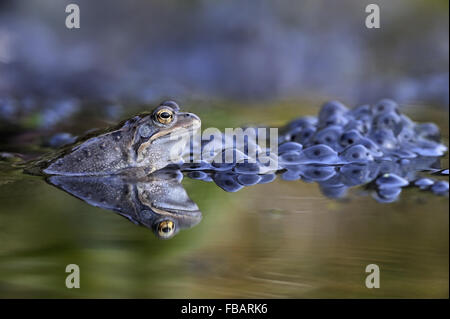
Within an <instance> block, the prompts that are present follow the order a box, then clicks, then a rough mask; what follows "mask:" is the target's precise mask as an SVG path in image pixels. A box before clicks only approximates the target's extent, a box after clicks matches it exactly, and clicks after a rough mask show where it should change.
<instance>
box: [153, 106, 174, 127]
mask: <svg viewBox="0 0 450 319" xmlns="http://www.w3.org/2000/svg"><path fill="white" fill-rule="evenodd" d="M156 120H157V121H158V122H159V123H161V124H169V123H171V122H172V121H173V111H172V110H170V109H161V110H159V111H158V112H156Z"/></svg>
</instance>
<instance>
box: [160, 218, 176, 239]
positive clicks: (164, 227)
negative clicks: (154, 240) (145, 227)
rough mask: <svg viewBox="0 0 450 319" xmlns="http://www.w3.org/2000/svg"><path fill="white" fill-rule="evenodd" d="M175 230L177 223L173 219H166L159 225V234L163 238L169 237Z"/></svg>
mask: <svg viewBox="0 0 450 319" xmlns="http://www.w3.org/2000/svg"><path fill="white" fill-rule="evenodd" d="M174 231H175V223H174V222H173V221H171V220H164V221H162V222H160V223H159V225H158V236H159V237H161V238H169V237H170V236H172V234H173V232H174Z"/></svg>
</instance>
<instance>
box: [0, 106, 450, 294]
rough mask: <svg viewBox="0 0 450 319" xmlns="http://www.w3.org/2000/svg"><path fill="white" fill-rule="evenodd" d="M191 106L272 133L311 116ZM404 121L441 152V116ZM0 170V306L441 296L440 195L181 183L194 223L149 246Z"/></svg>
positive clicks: (443, 226)
mask: <svg viewBox="0 0 450 319" xmlns="http://www.w3.org/2000/svg"><path fill="white" fill-rule="evenodd" d="M313 105H317V103H316V104H313ZM190 110H193V111H194V112H196V113H197V114H198V115H199V116H200V117H201V118H202V120H203V125H204V128H205V127H208V126H215V127H219V128H223V127H226V126H232V127H235V126H238V125H242V124H245V123H265V124H272V125H282V124H283V123H285V122H286V121H288V120H289V119H292V118H293V117H294V116H298V115H306V114H312V115H314V114H315V113H316V112H317V108H308V107H303V108H302V109H298V108H297V107H296V106H295V104H293V103H284V104H278V105H277V106H270V105H268V106H264V107H262V108H254V107H252V106H248V107H247V108H245V109H244V108H242V107H241V106H239V105H232V106H228V107H225V106H223V105H216V106H215V107H214V108H212V109H209V110H207V109H202V107H201V106H198V107H197V108H195V107H194V108H190ZM404 111H405V110H404ZM406 113H407V114H408V115H410V116H411V117H412V118H414V119H415V120H419V121H434V122H436V123H437V124H438V125H439V126H440V127H441V128H442V130H443V135H444V142H445V143H446V144H447V145H448V112H445V111H442V110H437V109H433V108H423V107H422V108H410V109H407V110H406ZM443 166H445V167H448V160H447V159H444V160H443ZM0 169H1V174H0V175H1V179H0V242H1V244H0V297H2V298H11V297H25V298H34V297H62V298H80V297H93V298H120V297H125V298H266V297H267V298H285V297H286V298H322V297H326V298H347V297H362V298H381V297H383V298H396V297H399V298H409V297H412V298H421V297H425V298H431V297H437V298H448V297H449V219H448V218H449V217H448V216H449V215H448V211H449V200H448V197H439V196H435V195H433V194H431V193H428V192H421V191H418V190H416V189H407V190H405V191H403V193H402V194H401V196H400V200H399V201H398V202H395V203H392V204H380V203H378V202H376V201H375V200H373V199H372V198H371V197H370V196H360V195H361V193H362V192H363V189H361V188H355V189H354V190H352V191H351V192H350V194H349V196H348V198H346V199H345V200H341V201H336V200H331V199H327V198H325V197H324V196H323V195H322V194H321V193H320V191H319V189H318V186H317V185H316V184H307V183H304V182H301V181H296V182H287V181H283V180H281V179H277V180H276V181H275V182H273V183H270V184H265V185H256V186H252V187H246V188H244V189H242V190H240V191H239V192H237V193H227V192H225V191H223V190H222V189H220V188H219V187H217V186H216V185H215V184H214V183H206V182H202V181H197V180H191V179H188V178H185V179H184V181H183V184H184V185H185V187H186V190H187V192H188V194H189V196H190V197H191V198H192V199H193V200H194V201H195V202H196V203H197V205H198V206H199V208H200V210H201V211H202V213H203V219H202V221H201V222H200V223H199V224H198V225H197V226H195V227H193V228H191V229H185V230H182V231H181V232H180V233H179V234H177V235H176V236H175V237H174V238H173V239H171V240H159V239H157V238H156V237H155V236H154V235H153V233H152V232H151V231H150V230H149V229H146V228H144V227H140V226H136V225H134V224H132V223H131V222H129V221H128V220H126V219H125V218H123V217H121V216H119V215H117V214H115V213H113V212H111V211H107V210H103V209H100V208H96V207H92V206H90V205H88V204H86V203H84V202H82V201H80V200H78V199H76V198H75V197H73V196H70V195H69V194H67V193H65V192H63V191H61V190H59V189H57V188H55V187H53V186H51V185H48V184H47V183H45V182H44V181H43V180H42V179H41V178H40V177H34V176H26V175H22V174H21V173H20V172H14V171H13V172H11V171H7V170H6V169H5V168H4V167H3V168H0ZM68 264H77V265H79V266H80V274H81V281H80V285H81V288H79V289H68V288H66V286H65V279H66V276H67V273H65V267H66V265H68ZM368 264H377V265H378V266H379V267H380V278H381V280H380V288H379V289H368V288H366V286H365V278H366V275H367V274H366V273H365V267H366V266H367V265H368Z"/></svg>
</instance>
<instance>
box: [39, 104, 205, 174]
mask: <svg viewBox="0 0 450 319" xmlns="http://www.w3.org/2000/svg"><path fill="white" fill-rule="evenodd" d="M200 124H201V122H200V119H199V118H198V116H196V115H195V114H192V113H184V112H180V109H179V107H178V105H177V104H176V103H175V102H172V101H166V102H164V103H162V104H161V105H160V106H158V107H157V108H156V109H155V110H154V111H152V112H146V113H142V114H140V115H137V116H135V117H133V118H131V119H129V120H126V121H124V122H122V123H120V124H119V125H117V126H116V127H114V128H111V129H107V130H106V131H104V132H101V133H96V134H90V135H87V136H85V137H83V138H81V139H79V140H78V141H77V142H75V143H74V144H72V145H69V146H67V147H65V148H64V149H63V150H61V151H59V152H57V153H56V154H52V155H51V159H42V160H40V161H39V162H38V163H37V166H38V167H40V168H41V169H42V172H43V173H44V174H46V175H65V176H92V175H95V176H101V175H112V174H119V173H124V172H128V171H138V170H141V171H142V172H141V175H146V174H149V173H152V172H154V171H156V170H159V169H161V168H164V167H165V166H167V165H168V164H170V163H171V162H172V161H173V160H174V158H173V157H174V154H175V155H176V154H177V153H181V151H182V150H183V149H184V147H185V144H186V139H183V137H185V135H186V134H189V133H190V132H192V131H193V130H196V129H198V128H199V127H200Z"/></svg>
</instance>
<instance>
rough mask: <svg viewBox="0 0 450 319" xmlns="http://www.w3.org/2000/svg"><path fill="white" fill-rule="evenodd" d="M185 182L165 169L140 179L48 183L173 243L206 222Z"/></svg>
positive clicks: (59, 178)
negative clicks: (181, 234) (182, 234)
mask: <svg viewBox="0 0 450 319" xmlns="http://www.w3.org/2000/svg"><path fill="white" fill-rule="evenodd" d="M182 178H183V175H182V173H181V172H180V171H174V170H164V169H163V170H159V171H157V172H154V173H152V174H150V175H148V176H145V177H140V178H134V177H130V176H127V175H113V176H50V177H48V178H47V182H48V183H50V184H52V185H54V186H56V187H58V188H60V189H62V190H64V191H66V192H67V193H69V194H71V195H73V196H75V197H77V198H79V199H81V200H83V201H85V202H86V203H88V204H90V205H92V206H96V207H100V208H104V209H108V210H113V211H115V212H117V213H119V214H120V215H122V216H124V217H126V218H127V219H129V220H130V221H132V222H133V223H135V224H138V225H143V226H145V227H147V228H150V229H151V230H152V231H153V232H154V233H155V235H156V236H157V237H158V238H161V239H169V238H172V237H173V236H174V235H175V234H177V233H178V231H179V230H181V229H183V228H190V227H193V226H195V225H196V224H198V223H199V222H200V220H201V219H202V213H201V212H200V210H199V208H198V206H197V205H196V204H195V203H194V202H193V201H192V200H191V199H190V198H189V197H188V195H187V193H186V191H185V190H184V188H183V186H182V185H181V180H182Z"/></svg>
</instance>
